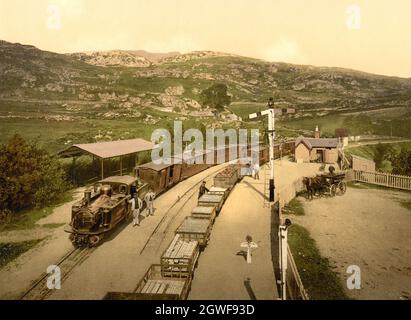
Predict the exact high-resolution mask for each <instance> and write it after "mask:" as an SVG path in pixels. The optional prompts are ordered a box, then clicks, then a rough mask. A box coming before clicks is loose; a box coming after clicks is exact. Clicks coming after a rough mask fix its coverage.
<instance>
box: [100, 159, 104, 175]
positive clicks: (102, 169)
mask: <svg viewBox="0 0 411 320" xmlns="http://www.w3.org/2000/svg"><path fill="white" fill-rule="evenodd" d="M101 180H104V159H103V158H101Z"/></svg>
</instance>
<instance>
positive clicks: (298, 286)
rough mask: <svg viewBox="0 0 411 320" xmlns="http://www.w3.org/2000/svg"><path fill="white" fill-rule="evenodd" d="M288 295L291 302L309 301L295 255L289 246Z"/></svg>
mask: <svg viewBox="0 0 411 320" xmlns="http://www.w3.org/2000/svg"><path fill="white" fill-rule="evenodd" d="M287 260H288V261H287V264H288V272H287V293H288V295H289V299H291V300H309V299H310V298H309V296H308V293H307V291H305V289H304V285H303V282H302V281H301V277H300V274H299V272H298V269H297V265H296V264H295V261H294V257H293V254H292V252H291V249H290V246H288V255H287Z"/></svg>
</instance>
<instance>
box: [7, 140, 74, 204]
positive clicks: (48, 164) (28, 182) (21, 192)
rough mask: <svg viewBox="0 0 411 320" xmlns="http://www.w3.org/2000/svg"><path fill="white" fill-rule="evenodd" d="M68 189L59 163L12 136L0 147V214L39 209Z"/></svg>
mask: <svg viewBox="0 0 411 320" xmlns="http://www.w3.org/2000/svg"><path fill="white" fill-rule="evenodd" d="M68 187H69V184H68V182H67V180H66V173H65V171H64V169H63V168H62V167H61V165H60V162H59V160H58V159H57V158H56V157H54V156H52V155H50V154H49V153H48V152H47V151H45V150H44V149H42V148H39V147H38V146H37V145H36V144H35V143H28V142H26V141H25V140H24V139H23V138H22V137H21V136H19V135H15V136H14V137H12V138H11V139H10V140H9V142H8V143H7V144H5V145H1V146H0V211H3V212H6V211H7V210H10V211H12V212H17V211H19V210H22V209H25V208H29V207H32V206H36V207H42V206H45V205H47V204H49V203H51V202H53V201H54V200H56V199H58V198H59V196H61V195H62V193H63V192H64V191H66V190H67V189H68Z"/></svg>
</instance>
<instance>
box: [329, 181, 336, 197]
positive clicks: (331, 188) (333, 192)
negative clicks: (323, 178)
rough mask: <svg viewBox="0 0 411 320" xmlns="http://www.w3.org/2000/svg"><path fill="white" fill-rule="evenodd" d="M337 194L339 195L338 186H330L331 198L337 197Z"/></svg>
mask: <svg viewBox="0 0 411 320" xmlns="http://www.w3.org/2000/svg"><path fill="white" fill-rule="evenodd" d="M336 193H337V186H336V185H335V184H333V185H331V186H330V196H331V197H335V195H336Z"/></svg>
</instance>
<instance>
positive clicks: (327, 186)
mask: <svg viewBox="0 0 411 320" xmlns="http://www.w3.org/2000/svg"><path fill="white" fill-rule="evenodd" d="M303 183H304V184H305V186H306V188H307V193H308V199H313V197H314V195H315V194H318V195H319V196H322V195H328V196H331V197H334V196H336V195H339V196H342V195H344V194H345V193H346V192H347V183H346V182H345V173H344V172H342V173H329V174H322V175H317V176H316V177H308V178H304V179H303Z"/></svg>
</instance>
